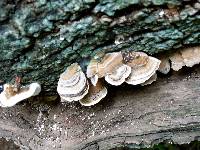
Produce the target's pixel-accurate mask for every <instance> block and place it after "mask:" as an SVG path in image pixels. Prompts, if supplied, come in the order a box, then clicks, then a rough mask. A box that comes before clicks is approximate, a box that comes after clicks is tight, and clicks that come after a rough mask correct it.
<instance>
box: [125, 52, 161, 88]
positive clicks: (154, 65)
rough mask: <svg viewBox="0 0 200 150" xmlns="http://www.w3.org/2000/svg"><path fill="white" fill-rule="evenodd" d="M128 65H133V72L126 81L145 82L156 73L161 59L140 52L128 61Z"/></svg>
mask: <svg viewBox="0 0 200 150" xmlns="http://www.w3.org/2000/svg"><path fill="white" fill-rule="evenodd" d="M135 53H137V52H135ZM138 53H139V52H138ZM127 65H129V66H130V67H131V74H130V76H129V77H128V78H127V80H126V83H128V84H132V85H137V84H142V83H144V82H145V81H147V80H148V79H149V78H151V76H153V75H154V74H155V73H156V70H158V68H159V65H160V60H158V59H156V58H154V57H151V56H147V55H146V54H145V53H141V52H140V53H139V56H137V57H136V58H135V59H133V60H132V61H131V62H128V63H127Z"/></svg>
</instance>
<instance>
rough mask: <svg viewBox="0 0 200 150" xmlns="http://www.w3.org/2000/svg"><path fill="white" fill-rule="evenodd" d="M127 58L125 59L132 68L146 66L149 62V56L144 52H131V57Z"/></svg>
mask: <svg viewBox="0 0 200 150" xmlns="http://www.w3.org/2000/svg"><path fill="white" fill-rule="evenodd" d="M127 57H129V58H127ZM127 57H125V58H124V59H126V60H127V61H126V64H127V65H128V66H130V67H131V68H138V67H141V66H145V65H146V64H147V63H148V61H149V56H148V55H147V54H145V53H143V52H130V54H129V56H127Z"/></svg>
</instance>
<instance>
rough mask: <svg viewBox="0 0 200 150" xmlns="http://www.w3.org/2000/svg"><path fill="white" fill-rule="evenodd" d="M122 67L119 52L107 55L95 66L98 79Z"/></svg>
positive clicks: (121, 58)
mask: <svg viewBox="0 0 200 150" xmlns="http://www.w3.org/2000/svg"><path fill="white" fill-rule="evenodd" d="M122 65H123V57H122V54H121V52H113V53H107V54H106V55H105V56H104V57H103V59H102V60H101V61H100V62H99V63H98V65H97V67H98V77H99V78H102V77H105V76H106V75H107V74H109V73H112V72H113V71H115V70H116V69H117V68H118V67H120V66H122Z"/></svg>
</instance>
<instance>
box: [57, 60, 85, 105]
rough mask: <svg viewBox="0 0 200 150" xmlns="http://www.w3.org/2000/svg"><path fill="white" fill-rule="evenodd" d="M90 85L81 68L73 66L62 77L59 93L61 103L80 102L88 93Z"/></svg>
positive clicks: (75, 64) (58, 88)
mask: <svg viewBox="0 0 200 150" xmlns="http://www.w3.org/2000/svg"><path fill="white" fill-rule="evenodd" d="M88 89H89V85H88V81H87V79H86V76H85V74H84V73H83V71H82V69H81V67H80V66H79V65H78V64H77V63H74V64H71V65H70V66H69V67H68V68H67V69H66V70H65V72H63V73H62V74H61V75H60V79H59V81H58V86H57V92H58V94H59V95H60V97H61V101H62V102H65V101H69V102H71V101H78V100H80V99H82V98H83V97H84V96H85V95H86V94H87V93H88Z"/></svg>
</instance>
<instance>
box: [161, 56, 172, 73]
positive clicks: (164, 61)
mask: <svg viewBox="0 0 200 150" xmlns="http://www.w3.org/2000/svg"><path fill="white" fill-rule="evenodd" d="M160 60H161V63H160V66H159V69H158V71H159V72H161V73H163V74H168V73H169V71H170V69H171V66H170V62H169V58H168V57H162V58H161V59H160Z"/></svg>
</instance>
